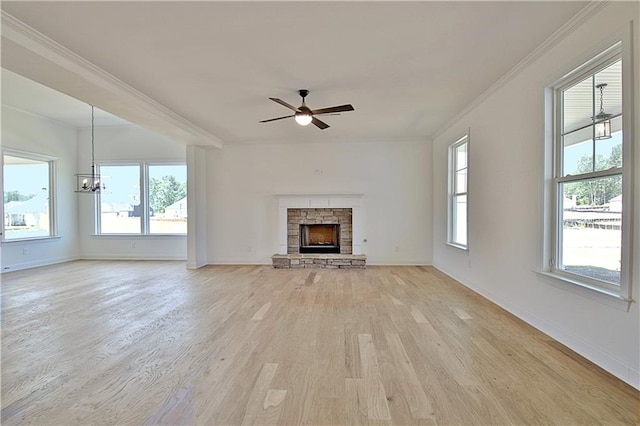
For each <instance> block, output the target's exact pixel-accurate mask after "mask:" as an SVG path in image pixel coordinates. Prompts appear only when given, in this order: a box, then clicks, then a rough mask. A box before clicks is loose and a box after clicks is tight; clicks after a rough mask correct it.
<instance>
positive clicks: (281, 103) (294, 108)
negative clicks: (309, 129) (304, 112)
mask: <svg viewBox="0 0 640 426" xmlns="http://www.w3.org/2000/svg"><path fill="white" fill-rule="evenodd" d="M269 99H271V100H272V101H273V102H277V103H279V104H280V105H282V106H283V107H285V108H289V109H290V110H292V111H295V112H298V108H296V107H294V106H293V105H290V104H288V103H286V102H285V101H283V100H282V99H278V98H269Z"/></svg>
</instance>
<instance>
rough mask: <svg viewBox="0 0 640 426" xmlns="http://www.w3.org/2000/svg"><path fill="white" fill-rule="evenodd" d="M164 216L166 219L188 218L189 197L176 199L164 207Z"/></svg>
mask: <svg viewBox="0 0 640 426" xmlns="http://www.w3.org/2000/svg"><path fill="white" fill-rule="evenodd" d="M163 217H164V218H166V219H186V218H187V197H184V198H183V199H181V200H178V201H176V202H175V203H173V204H171V205H170V206H168V207H167V208H165V209H164V213H163Z"/></svg>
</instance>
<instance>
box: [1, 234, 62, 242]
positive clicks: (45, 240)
mask: <svg viewBox="0 0 640 426" xmlns="http://www.w3.org/2000/svg"><path fill="white" fill-rule="evenodd" d="M61 238H62V237H61V236H60V235H55V236H48V237H32V238H15V239H13V240H2V244H18V243H23V244H31V243H38V242H43V243H44V242H47V241H54V240H59V239H61Z"/></svg>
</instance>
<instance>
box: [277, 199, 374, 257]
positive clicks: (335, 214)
mask: <svg viewBox="0 0 640 426" xmlns="http://www.w3.org/2000/svg"><path fill="white" fill-rule="evenodd" d="M277 197H278V209H279V213H278V223H279V225H278V253H277V254H275V255H274V256H273V257H272V259H273V265H274V267H276V268H296V267H303V268H309V267H319V268H338V267H339V268H350V267H360V268H363V267H364V266H365V261H366V256H364V254H362V245H361V243H362V241H363V235H362V234H363V232H362V230H363V220H362V206H361V201H362V195H278V196H277Z"/></svg>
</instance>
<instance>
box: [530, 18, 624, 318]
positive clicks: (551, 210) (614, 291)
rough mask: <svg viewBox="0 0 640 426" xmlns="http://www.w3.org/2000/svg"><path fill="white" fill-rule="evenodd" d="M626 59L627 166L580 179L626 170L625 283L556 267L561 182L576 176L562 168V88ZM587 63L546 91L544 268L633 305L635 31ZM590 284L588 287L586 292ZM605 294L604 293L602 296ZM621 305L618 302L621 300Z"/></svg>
mask: <svg viewBox="0 0 640 426" xmlns="http://www.w3.org/2000/svg"><path fill="white" fill-rule="evenodd" d="M618 59H622V87H623V90H622V133H623V135H622V137H623V139H622V140H623V148H622V149H623V153H622V155H623V158H624V159H625V161H623V165H622V169H621V172H620V169H616V170H605V171H598V172H593V173H589V174H584V175H580V178H581V179H586V178H598V177H603V176H612V175H618V174H622V194H623V200H624V202H623V207H622V232H621V234H622V241H621V244H622V250H621V262H622V267H621V274H620V286H615V285H610V284H609V283H606V282H604V281H599V280H595V279H591V278H589V277H584V276H581V275H577V274H573V273H570V272H567V271H564V270H561V269H559V268H556V265H557V263H558V258H559V255H560V248H559V245H560V244H561V243H562V242H561V227H562V223H561V221H560V218H561V214H562V212H561V211H560V209H561V208H562V200H561V199H562V194H560V193H559V188H560V185H561V184H562V183H565V182H567V181H568V180H570V179H571V178H565V177H562V176H560V175H561V173H560V171H561V170H562V161H563V158H562V155H563V151H562V138H561V136H560V135H561V133H562V129H561V126H562V119H561V114H562V110H561V101H560V99H559V94H560V93H561V92H562V90H564V89H565V88H567V87H568V86H570V85H571V84H573V83H575V82H576V81H578V80H581V79H583V78H585V77H588V76H589V75H591V74H594V73H596V72H598V71H599V70H601V69H603V68H606V66H608V65H610V64H611V63H613V62H615V61H617V60H618ZM581 62H582V63H581V64H580V65H578V66H577V67H575V68H574V69H573V70H572V71H571V72H569V73H567V74H566V75H564V76H563V77H562V78H560V79H559V80H558V81H556V82H555V83H553V84H551V85H550V86H548V87H547V89H546V92H545V110H546V113H545V117H546V118H545V122H546V132H545V135H546V141H547V142H546V144H545V182H546V183H545V189H544V204H545V206H546V208H545V214H544V220H543V222H544V237H543V251H542V257H541V260H542V264H541V269H540V273H541V274H543V275H546V276H548V277H551V278H553V282H554V283H559V284H560V285H561V287H562V288H566V289H569V290H571V291H574V292H578V293H580V294H586V295H589V296H593V297H595V298H596V299H598V300H605V299H609V298H611V297H612V298H613V299H617V300H618V301H621V302H624V305H625V306H626V309H627V310H628V309H629V307H630V304H631V302H632V299H631V294H632V283H633V282H634V281H633V271H632V267H633V258H632V247H633V238H632V236H633V225H634V224H633V220H634V215H633V205H634V200H633V162H634V160H633V159H634V156H633V150H634V140H635V139H634V120H635V118H634V115H633V102H634V99H633V89H632V88H633V72H632V64H633V58H632V51H631V31H630V28H625V29H624V30H622V31H620V32H619V33H617V34H615V35H613V36H612V37H611V38H610V39H609V40H607V41H606V42H605V43H603V44H602V45H601V46H600V47H599V48H597V49H594V50H593V51H591V52H590V54H589V55H588V56H587V57H586V58H583V60H582V61H581ZM583 290H586V293H584V292H583ZM603 296H604V297H605V299H601V297H603ZM616 306H617V305H616Z"/></svg>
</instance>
